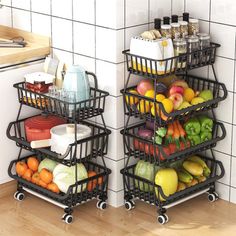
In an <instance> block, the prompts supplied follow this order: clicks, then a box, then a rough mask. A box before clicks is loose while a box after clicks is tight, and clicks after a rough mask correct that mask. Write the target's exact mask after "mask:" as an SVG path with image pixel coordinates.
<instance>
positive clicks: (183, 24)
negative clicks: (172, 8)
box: [179, 21, 188, 38]
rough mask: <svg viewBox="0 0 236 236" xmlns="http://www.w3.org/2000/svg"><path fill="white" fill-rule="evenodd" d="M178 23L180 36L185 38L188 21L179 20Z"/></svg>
mask: <svg viewBox="0 0 236 236" xmlns="http://www.w3.org/2000/svg"><path fill="white" fill-rule="evenodd" d="M179 24H180V37H181V38H185V37H186V36H187V35H188V22H187V21H179Z"/></svg>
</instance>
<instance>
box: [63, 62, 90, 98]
mask: <svg viewBox="0 0 236 236" xmlns="http://www.w3.org/2000/svg"><path fill="white" fill-rule="evenodd" d="M63 89H64V90H66V91H74V92H75V94H76V102H81V101H84V100H87V99H89V95H90V85H89V79H88V75H87V74H86V72H85V70H84V68H83V67H81V66H79V65H72V66H70V67H69V68H68V69H67V71H66V74H65V77H64V82H63Z"/></svg>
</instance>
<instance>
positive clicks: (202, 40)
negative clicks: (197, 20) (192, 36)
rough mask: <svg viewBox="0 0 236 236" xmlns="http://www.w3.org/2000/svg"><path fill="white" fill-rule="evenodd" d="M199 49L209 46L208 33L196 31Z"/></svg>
mask: <svg viewBox="0 0 236 236" xmlns="http://www.w3.org/2000/svg"><path fill="white" fill-rule="evenodd" d="M197 36H198V38H199V45H200V49H203V48H207V47H210V35H209V34H206V33H198V34H197Z"/></svg>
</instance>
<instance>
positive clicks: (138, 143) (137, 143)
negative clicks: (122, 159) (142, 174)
mask: <svg viewBox="0 0 236 236" xmlns="http://www.w3.org/2000/svg"><path fill="white" fill-rule="evenodd" d="M134 149H135V150H139V151H141V152H144V150H145V144H144V143H143V142H141V141H139V140H138V139H134Z"/></svg>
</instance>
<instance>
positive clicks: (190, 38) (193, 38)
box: [186, 35, 199, 43]
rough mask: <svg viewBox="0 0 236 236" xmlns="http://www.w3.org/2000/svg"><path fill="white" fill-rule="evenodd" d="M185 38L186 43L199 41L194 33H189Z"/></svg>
mask: <svg viewBox="0 0 236 236" xmlns="http://www.w3.org/2000/svg"><path fill="white" fill-rule="evenodd" d="M186 40H187V42H188V43H197V42H199V38H198V37H197V36H195V35H191V36H188V37H186Z"/></svg>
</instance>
